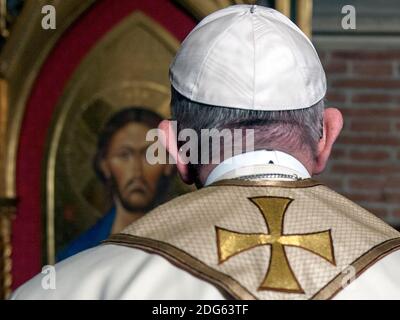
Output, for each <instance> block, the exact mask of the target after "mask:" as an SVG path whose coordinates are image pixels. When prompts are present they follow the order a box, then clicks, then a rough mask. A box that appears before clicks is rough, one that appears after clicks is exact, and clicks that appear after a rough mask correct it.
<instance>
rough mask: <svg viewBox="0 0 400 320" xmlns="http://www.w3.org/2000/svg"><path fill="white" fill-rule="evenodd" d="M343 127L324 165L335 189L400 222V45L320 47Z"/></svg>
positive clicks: (332, 103) (332, 100) (392, 221)
mask: <svg viewBox="0 0 400 320" xmlns="http://www.w3.org/2000/svg"><path fill="white" fill-rule="evenodd" d="M318 51H319V54H320V57H321V60H322V62H323V64H324V66H325V71H326V74H327V79H328V94H327V100H328V101H327V106H335V107H337V108H339V109H340V110H341V112H342V114H343V117H344V128H343V131H342V133H341V136H340V137H339V139H338V141H337V143H336V145H335V146H334V149H333V153H332V157H331V160H330V162H329V164H328V167H327V169H326V171H325V172H324V173H323V174H322V175H321V176H320V177H318V178H319V179H320V180H322V181H324V182H325V183H326V184H327V185H329V186H331V187H332V188H333V189H335V190H336V191H338V192H340V193H342V194H344V195H345V196H347V197H348V198H350V199H351V200H353V201H355V202H357V203H358V204H360V205H362V206H363V207H365V208H366V209H368V210H370V211H372V212H373V213H375V214H377V215H378V216H379V217H381V218H383V219H384V220H386V221H387V222H389V223H390V224H392V225H395V226H400V50H369V51H366V50H361V49H360V50H354V49H353V50H337V49H320V50H318Z"/></svg>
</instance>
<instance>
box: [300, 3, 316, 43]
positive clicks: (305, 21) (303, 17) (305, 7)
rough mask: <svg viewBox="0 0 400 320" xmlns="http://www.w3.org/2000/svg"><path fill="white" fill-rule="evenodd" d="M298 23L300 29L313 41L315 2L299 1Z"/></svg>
mask: <svg viewBox="0 0 400 320" xmlns="http://www.w3.org/2000/svg"><path fill="white" fill-rule="evenodd" d="M296 5H297V8H296V9H297V10H296V12H297V14H296V23H297V25H298V26H299V28H300V29H301V30H302V31H303V32H304V33H305V34H306V35H307V37H309V38H310V39H311V36H312V10H313V0H297V2H296Z"/></svg>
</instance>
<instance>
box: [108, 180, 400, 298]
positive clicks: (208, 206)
mask: <svg viewBox="0 0 400 320" xmlns="http://www.w3.org/2000/svg"><path fill="white" fill-rule="evenodd" d="M105 243H112V244H119V245H124V246H129V247H134V248H139V249H142V250H146V251H149V252H151V253H155V254H159V255H161V256H163V257H165V258H166V259H168V260H169V261H171V262H172V263H174V264H175V265H177V266H178V267H180V268H182V269H184V270H186V271H188V272H190V273H192V274H193V275H194V276H196V277H199V278H201V279H204V280H205V281H208V282H210V283H212V284H213V285H215V286H217V287H218V288H220V289H221V291H222V292H224V293H226V294H227V296H228V297H233V298H235V299H329V298H332V297H333V296H334V295H335V294H337V292H339V291H340V290H341V289H342V287H341V286H342V281H343V279H344V277H345V276H346V275H347V273H344V272H343V271H345V270H347V268H348V267H349V266H352V267H354V269H353V270H354V271H355V273H356V276H358V275H359V274H361V273H362V272H363V271H364V270H366V269H367V268H368V267H369V266H370V265H372V264H373V263H375V262H376V261H377V260H379V259H380V258H382V257H383V256H385V255H387V254H389V253H390V252H393V251H395V250H398V249H400V233H398V232H397V231H396V230H394V229H393V228H391V227H390V226H388V225H387V224H385V223H384V222H383V221H381V220H380V219H378V218H377V217H375V216H374V215H373V214H371V213H369V212H368V211H366V210H364V209H363V208H361V207H359V206H358V205H356V204H355V203H353V202H351V201H350V200H348V199H346V198H345V197H343V196H341V195H339V194H337V193H336V192H334V191H332V190H330V189H329V188H327V187H326V186H323V185H321V184H320V183H318V182H317V181H314V180H312V179H306V180H300V181H287V182H284V181H261V180H257V181H248V180H240V179H233V180H225V181H219V182H217V183H215V184H213V185H211V186H209V187H206V188H203V189H201V190H198V191H195V192H192V193H189V194H186V195H183V196H181V197H178V198H176V199H174V200H172V201H170V202H168V203H166V204H164V205H161V206H160V207H158V208H156V209H155V210H153V211H152V212H150V213H149V214H147V215H146V216H145V217H143V218H142V219H140V220H138V221H137V222H135V223H133V224H132V225H130V226H129V227H128V228H126V229H125V230H123V232H122V233H121V234H118V235H113V236H111V237H110V238H109V239H108V240H107V241H106V242H105ZM355 281H357V280H355Z"/></svg>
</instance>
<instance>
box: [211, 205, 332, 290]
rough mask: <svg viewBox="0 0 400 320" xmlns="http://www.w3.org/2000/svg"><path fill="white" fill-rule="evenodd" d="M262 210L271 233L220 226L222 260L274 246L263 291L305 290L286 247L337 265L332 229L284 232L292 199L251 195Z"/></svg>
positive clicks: (219, 245)
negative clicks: (296, 232) (243, 231)
mask: <svg viewBox="0 0 400 320" xmlns="http://www.w3.org/2000/svg"><path fill="white" fill-rule="evenodd" d="M249 200H250V201H251V202H253V203H254V204H255V205H256V206H257V207H258V209H259V210H260V212H261V213H262V215H263V217H264V220H265V223H266V225H267V227H268V231H269V234H264V233H240V232H234V231H230V230H226V229H223V228H219V227H216V232H217V247H218V258H219V263H220V264H221V263H223V262H225V261H226V260H228V259H229V258H231V257H232V256H234V255H236V254H239V253H241V252H243V251H245V250H249V249H252V248H254V247H257V246H262V245H270V246H271V256H270V259H269V266H268V269H267V273H266V275H265V277H264V280H263V282H262V283H261V285H260V287H259V288H258V289H259V290H276V291H286V292H293V293H304V290H303V289H302V287H301V286H300V284H299V282H298V281H297V279H296V276H295V275H294V272H293V270H292V268H291V266H290V264H289V261H288V258H287V256H286V252H285V246H294V247H298V248H302V249H305V250H308V251H310V252H312V253H314V254H316V255H319V256H320V257H322V258H324V259H325V260H327V261H329V262H330V263H331V264H333V265H336V263H335V256H334V252H333V244H332V237H331V232H330V230H325V231H321V232H315V233H305V234H283V223H284V216H285V213H286V210H287V208H288V206H289V204H290V203H291V202H292V199H289V198H282V197H254V198H249Z"/></svg>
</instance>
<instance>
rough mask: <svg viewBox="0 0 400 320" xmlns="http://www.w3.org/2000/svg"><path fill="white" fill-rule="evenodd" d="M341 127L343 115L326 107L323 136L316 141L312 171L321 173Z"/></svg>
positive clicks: (334, 109)
mask: <svg viewBox="0 0 400 320" xmlns="http://www.w3.org/2000/svg"><path fill="white" fill-rule="evenodd" d="M342 128H343V117H342V114H341V113H340V111H339V110H338V109H336V108H327V109H325V111H324V127H323V136H322V138H321V139H320V141H319V143H318V150H317V157H316V159H315V161H314V166H313V170H312V173H313V174H319V173H321V172H322V171H323V170H324V169H325V166H326V163H327V162H328V158H329V155H330V154H331V151H332V146H333V144H334V142H335V140H336V138H337V137H338V136H339V133H340V131H341V130H342Z"/></svg>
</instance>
